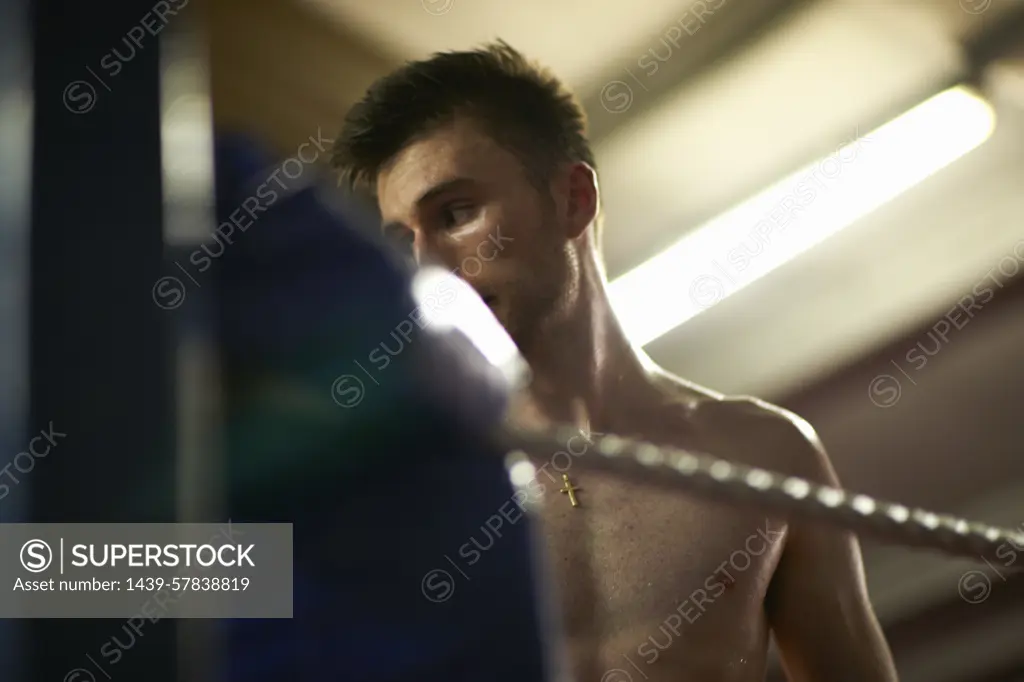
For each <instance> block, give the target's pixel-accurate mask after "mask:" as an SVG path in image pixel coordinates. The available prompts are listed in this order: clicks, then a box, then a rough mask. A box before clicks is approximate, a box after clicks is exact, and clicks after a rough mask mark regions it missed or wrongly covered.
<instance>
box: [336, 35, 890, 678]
mask: <svg viewBox="0 0 1024 682" xmlns="http://www.w3.org/2000/svg"><path fill="white" fill-rule="evenodd" d="M333 161H334V165H335V167H336V168H337V169H338V170H339V171H340V172H341V174H342V178H343V179H344V180H346V181H347V182H348V183H350V184H351V186H353V187H355V188H357V189H359V188H362V189H367V190H369V191H371V192H374V193H375V195H376V200H377V202H378V205H379V207H380V211H381V215H382V217H383V220H384V224H385V230H386V231H387V232H390V233H393V234H397V235H399V236H400V237H401V238H404V239H405V240H407V241H406V243H407V244H409V245H410V246H411V248H412V251H413V254H414V255H415V257H416V258H417V260H419V261H421V262H434V263H437V264H441V265H444V266H447V268H448V269H453V268H457V267H459V266H460V264H461V263H464V262H466V259H468V258H472V257H474V256H479V254H480V253H481V252H484V253H486V254H488V255H487V256H485V257H483V258H480V257H477V258H476V262H478V263H480V266H479V267H477V266H476V265H474V267H473V268H472V270H473V271H474V272H470V269H471V268H468V267H467V268H462V269H461V270H460V273H459V274H460V276H462V277H463V278H464V279H465V280H466V281H468V282H469V284H470V285H472V286H473V287H474V289H476V291H477V292H479V294H480V295H481V296H482V297H483V299H484V300H485V301H486V302H487V303H488V305H490V307H491V309H492V310H493V311H494V314H495V316H496V317H497V318H498V319H499V320H500V321H501V323H502V324H503V325H504V326H505V328H506V329H507V330H508V332H509V334H510V335H511V337H512V339H513V340H514V341H515V342H516V344H517V345H518V347H519V349H520V351H521V353H522V355H523V357H524V358H525V359H526V360H527V361H528V362H529V364H530V366H531V368H532V370H533V383H532V385H531V387H530V388H529V390H528V395H527V396H526V398H527V402H528V406H529V409H530V410H531V411H533V412H534V414H535V415H538V416H539V417H541V418H543V419H547V420H553V421H558V422H571V421H574V420H575V421H577V423H579V422H580V420H581V418H580V416H579V415H578V414H577V412H578V411H579V410H578V409H577V408H578V407H579V406H582V410H583V412H584V413H585V414H584V415H583V416H582V421H583V423H584V427H585V428H592V429H593V430H594V431H596V432H602V433H616V434H622V435H626V436H632V437H636V438H641V439H644V440H648V441H653V442H655V443H661V444H666V445H674V446H679V447H683V448H692V449H695V450H702V451H705V452H708V453H712V454H714V455H716V456H719V457H724V458H727V459H731V460H734V461H738V462H743V463H746V464H750V465H756V466H759V467H764V468H767V469H774V470H778V471H782V472H786V473H790V474H793V475H798V476H801V477H804V478H807V479H811V480H814V481H817V482H820V483H827V484H831V485H838V481H837V480H836V475H835V473H834V472H833V470H832V467H831V465H830V463H829V461H828V458H827V456H826V454H825V452H824V450H823V449H822V446H821V444H820V443H819V441H818V439H817V437H816V435H815V433H814V431H813V429H812V428H811V427H810V426H809V425H808V424H807V423H806V422H805V421H803V420H801V419H800V418H799V417H797V416H796V415H793V414H791V413H789V412H786V411H785V410H782V409H780V408H777V407H774V406H772V405H769V404H767V403H764V402H762V401H759V400H756V399H753V398H747V397H730V396H723V395H721V394H718V393H715V392H713V391H710V390H707V389H705V388H702V387H699V386H696V385H694V384H692V383H690V382H687V381H684V380H682V379H679V378H677V377H674V376H672V375H670V374H668V373H667V372H665V371H663V370H660V369H659V368H657V367H655V366H654V365H653V364H652V363H651V362H650V360H649V359H647V358H646V357H645V356H644V355H643V354H642V352H641V351H639V350H637V349H634V348H633V347H632V346H631V345H630V343H629V342H628V341H627V339H626V337H625V335H624V334H623V331H622V329H621V327H620V326H619V324H618V323H617V321H616V319H615V315H614V314H613V313H612V310H611V307H610V305H609V301H608V295H607V284H606V278H605V273H604V268H603V265H602V262H601V259H600V256H599V255H598V244H599V234H598V229H599V222H600V221H599V203H600V202H599V194H598V179H597V172H596V170H595V168H596V164H595V162H594V157H593V154H592V152H591V150H590V146H589V143H588V142H587V139H586V133H585V120H584V114H583V113H582V111H581V109H580V108H579V105H578V104H577V103H576V101H575V100H574V99H573V97H572V96H571V95H570V94H569V93H568V92H567V91H566V90H565V89H564V88H563V87H562V86H561V85H560V83H559V82H558V81H557V80H556V79H555V78H554V77H553V76H551V75H550V74H548V73H547V72H545V71H543V70H540V69H537V68H536V67H534V66H532V65H531V64H530V63H529V62H528V61H526V60H525V59H524V58H523V57H522V56H521V55H520V54H518V53H517V52H516V51H514V50H513V49H512V48H510V47H508V46H507V45H505V44H503V43H502V44H498V45H493V46H489V47H486V48H483V49H480V50H478V51H471V52H460V53H448V54H443V55H435V56H434V57H433V58H432V59H430V60H427V61H422V62H416V63H411V64H409V65H406V66H405V67H403V68H402V69H399V70H398V71H396V72H394V73H393V74H391V75H389V76H387V77H386V78H383V79H381V80H380V81H378V82H377V83H376V84H375V85H374V86H373V87H372V88H371V89H370V90H369V91H368V93H367V95H366V97H365V98H364V99H363V101H361V102H360V103H358V104H357V105H356V106H355V107H353V109H352V110H351V112H350V113H349V115H348V116H347V118H346V121H345V125H344V129H343V130H342V132H341V134H340V135H339V137H338V139H337V141H336V143H335V150H334V159H333ZM495 235H498V240H500V241H501V248H500V249H498V248H495V247H494V246H493V244H494V243H496V242H497V241H498V240H495V239H494V237H495ZM487 242H490V244H487ZM491 254H493V255H491ZM676 294H677V292H665V295H666V296H670V295H676ZM574 447H575V448H576V450H575V451H576V452H579V451H580V446H579V444H576V445H574ZM571 482H572V485H573V486H574V487H576V488H578V489H579V490H578V491H577V492H576V493H575V495H576V496H577V499H578V501H579V505H578V506H572V505H571V504H570V503H569V500H568V498H567V496H566V495H559V494H558V493H557V492H555V493H553V494H552V495H549V496H548V498H549V499H547V501H546V504H545V505H544V511H543V523H542V526H543V528H544V532H545V535H546V537H547V538H548V540H549V543H550V551H549V554H548V556H549V558H550V559H551V560H552V563H553V564H554V566H553V570H554V572H555V576H554V578H555V580H556V584H557V587H558V589H559V593H560V598H561V600H562V622H563V625H564V627H565V630H566V633H565V634H566V637H567V641H568V648H569V655H570V659H571V664H572V667H573V672H574V673H575V676H576V679H577V680H579V681H580V682H599V681H600V682H630V681H633V682H640V681H641V680H643V681H645V682H660V681H662V680H664V681H666V682H668V681H674V682H680V681H691V680H692V681H699V682H712V681H719V680H721V681H725V680H737V681H738V680H763V679H764V676H765V667H766V656H767V652H768V645H769V633H773V634H774V635H775V638H776V641H777V643H778V647H779V650H780V653H781V655H782V658H783V662H784V666H785V669H786V672H787V674H788V676H789V679H790V680H793V681H794V682H796V681H801V682H803V681H807V682H812V681H813V682H844V681H847V680H848V681H849V682H890V681H893V680H895V679H896V673H895V670H894V667H893V663H892V660H891V655H890V653H889V650H888V646H887V645H886V642H885V640H884V637H883V635H882V633H881V630H880V628H879V625H878V622H877V620H876V619H875V616H874V613H873V611H872V609H871V605H870V603H869V600H868V595H867V593H866V590H865V584H864V576H863V569H862V565H861V559H860V550H859V547H858V544H857V541H856V539H855V538H854V537H853V536H851V535H850V534H847V533H842V532H836V531H833V530H829V529H824V528H821V527H818V526H815V525H809V524H803V523H798V522H789V521H787V520H786V519H783V518H774V517H772V518H766V516H765V515H764V514H762V513H758V512H753V511H750V510H741V509H733V508H730V507H727V506H722V505H716V504H711V503H707V502H705V501H701V500H698V499H690V498H687V497H683V496H679V495H673V494H667V493H663V492H659V491H656V490H651V489H647V488H641V487H637V486H633V485H630V484H627V483H625V482H622V481H619V480H615V479H612V478H608V477H604V476H601V475H598V474H587V475H582V474H580V473H578V472H577V473H574V474H573V475H572V477H571ZM545 487H547V488H548V490H554V491H557V490H558V488H557V487H556V486H550V485H548V486H545Z"/></svg>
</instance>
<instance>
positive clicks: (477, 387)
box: [216, 135, 548, 682]
mask: <svg viewBox="0 0 1024 682" xmlns="http://www.w3.org/2000/svg"><path fill="white" fill-rule="evenodd" d="M273 170H274V167H273V162H272V160H271V159H270V158H268V157H266V156H265V155H264V154H262V153H261V152H260V151H259V150H258V149H257V147H256V146H255V145H253V144H252V143H251V142H250V141H248V140H246V139H243V138H240V137H236V136H226V135H222V136H220V137H219V138H218V140H217V144H216V181H217V210H218V222H221V221H224V220H228V219H229V216H230V214H231V213H232V212H233V211H235V210H236V209H237V208H238V207H239V206H242V204H243V202H244V201H245V200H246V199H247V198H250V197H253V196H258V195H257V194H256V185H259V184H260V183H261V182H263V181H264V180H265V179H266V177H267V176H268V175H269V173H271V172H273ZM264 194H266V192H264ZM264 204H265V205H264V208H265V210H264V211H262V212H260V213H258V214H257V216H256V218H257V219H256V220H255V222H254V223H253V224H252V225H251V226H250V227H249V228H248V229H247V231H246V233H245V234H244V235H242V236H240V237H238V238H236V239H235V241H234V243H233V244H232V246H231V247H230V248H229V249H226V250H225V253H224V255H223V256H222V257H221V258H220V259H219V262H218V263H217V277H218V283H219V286H218V289H219V326H220V332H219V333H220V338H221V343H222V348H221V355H222V361H223V366H224V377H225V382H224V383H225V388H226V396H225V403H226V404H225V414H226V429H227V450H228V462H229V480H230V491H229V498H230V509H231V512H230V515H231V518H232V519H233V520H244V521H248V522H258V521H276V522H293V523H294V524H295V525H294V539H295V549H294V566H295V570H294V575H295V585H294V619H292V620H260V621H252V620H238V621H233V622H231V623H230V634H229V637H230V643H231V646H230V657H229V668H230V671H229V672H230V674H229V675H228V676H227V677H228V678H229V679H231V680H238V681H239V682H241V681H242V680H244V681H245V682H257V681H262V680H266V681H268V682H269V681H273V682H280V681H281V680H289V681H290V682H291V681H294V682H302V681H305V680H310V681H312V680H316V681H317V682H327V681H333V680H338V681H346V682H413V681H422V682H458V681H461V680H465V681H466V682H469V681H470V680H472V681H473V682H478V681H480V680H487V681H488V682H504V681H506V680H507V681H508V682H527V681H529V682H534V681H540V680H545V679H548V678H547V668H546V662H545V661H546V656H545V654H544V651H545V647H544V641H545V640H546V633H544V632H543V628H542V627H541V615H540V609H539V608H538V606H537V594H538V592H537V590H536V577H537V576H535V575H534V570H533V569H534V566H535V565H536V563H535V561H534V560H533V557H532V549H533V547H532V545H533V543H532V541H531V536H530V529H529V528H528V525H527V520H526V518H525V517H519V518H516V517H515V516H513V515H506V517H505V518H506V521H504V522H503V525H502V528H501V529H500V533H494V532H492V533H490V534H489V535H488V536H487V537H490V538H491V539H492V542H491V543H490V544H489V545H488V544H484V543H483V542H481V539H483V538H485V536H484V534H483V533H482V528H483V527H484V525H485V524H486V523H488V522H489V520H491V519H493V518H494V517H495V515H496V514H498V511H499V509H501V510H504V511H506V512H507V511H508V510H509V509H510V505H509V504H508V503H509V502H510V500H512V499H513V491H512V489H511V486H510V483H509V481H508V476H507V474H506V472H505V469H504V465H503V463H502V456H501V455H502V453H500V452H495V451H493V449H492V446H488V445H486V444H485V441H484V439H483V438H482V436H483V435H484V434H486V433H488V432H489V431H490V430H492V429H494V428H495V427H496V425H497V424H498V421H499V419H500V418H501V415H502V413H503V410H504V407H505V402H506V397H507V393H506V388H505V387H504V385H503V384H502V383H501V382H500V381H498V380H496V376H495V372H494V368H493V367H492V366H490V365H488V364H487V363H486V362H485V361H484V359H483V357H482V356H480V355H479V354H478V353H476V352H475V351H474V349H473V348H472V346H469V345H467V344H465V343H463V339H460V338H458V337H455V336H452V337H450V338H445V337H444V336H442V335H439V334H437V333H433V332H429V331H427V330H424V329H422V328H421V327H420V325H419V324H409V320H415V319H416V316H415V313H414V310H415V302H414V300H413V297H412V295H411V292H410V281H411V279H410V278H411V276H412V274H413V273H412V272H411V271H410V269H409V267H408V266H407V265H405V264H404V263H403V262H402V261H401V260H400V259H398V258H396V257H395V256H393V254H391V253H390V252H389V251H388V250H387V249H385V248H383V247H382V245H381V244H380V243H379V242H378V241H377V240H376V239H375V236H374V235H373V234H372V232H371V231H368V230H367V228H366V225H363V226H362V227H361V228H358V229H357V227H356V226H357V224H358V222H359V221H361V220H363V219H362V218H361V217H359V216H356V215H355V214H343V213H340V212H339V211H338V210H336V209H332V208H329V207H328V206H327V205H326V203H325V202H324V201H323V200H322V194H321V193H320V192H318V190H317V189H316V188H315V187H312V186H311V187H308V188H305V189H301V190H299V191H295V192H292V193H290V194H288V195H284V193H281V195H280V196H278V197H277V198H276V199H275V200H274V201H272V202H269V201H264ZM250 206H251V203H250ZM453 333H454V332H453ZM439 389H441V390H439ZM490 523H491V524H492V526H493V524H494V521H490ZM474 539H475V540H476V542H471V541H472V540H474ZM467 548H470V549H467ZM480 548H483V549H480ZM470 550H471V551H470Z"/></svg>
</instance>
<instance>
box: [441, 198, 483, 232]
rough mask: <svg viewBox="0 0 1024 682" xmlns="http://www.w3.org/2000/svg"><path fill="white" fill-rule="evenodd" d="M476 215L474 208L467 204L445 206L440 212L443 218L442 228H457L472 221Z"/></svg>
mask: <svg viewBox="0 0 1024 682" xmlns="http://www.w3.org/2000/svg"><path fill="white" fill-rule="evenodd" d="M475 213H476V207H475V206H470V205H468V204H458V205H454V206H447V207H445V209H444V210H443V211H442V212H441V214H442V216H443V218H444V226H445V227H446V228H453V227H458V226H459V225H463V224H465V223H467V222H469V221H470V220H472V219H473V215H474V214H475Z"/></svg>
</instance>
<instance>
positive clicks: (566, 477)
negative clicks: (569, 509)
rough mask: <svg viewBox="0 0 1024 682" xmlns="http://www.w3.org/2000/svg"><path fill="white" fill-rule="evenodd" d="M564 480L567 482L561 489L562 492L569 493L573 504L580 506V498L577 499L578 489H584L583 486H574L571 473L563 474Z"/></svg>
mask: <svg viewBox="0 0 1024 682" xmlns="http://www.w3.org/2000/svg"><path fill="white" fill-rule="evenodd" d="M562 482H563V483H565V487H564V488H562V489H561V490H559V491H558V492H560V493H568V494H569V501H570V502H572V506H574V507H578V506H580V502H579V500H577V499H576V491H577V490H582V488H574V487H573V485H572V483H570V482H569V474H562Z"/></svg>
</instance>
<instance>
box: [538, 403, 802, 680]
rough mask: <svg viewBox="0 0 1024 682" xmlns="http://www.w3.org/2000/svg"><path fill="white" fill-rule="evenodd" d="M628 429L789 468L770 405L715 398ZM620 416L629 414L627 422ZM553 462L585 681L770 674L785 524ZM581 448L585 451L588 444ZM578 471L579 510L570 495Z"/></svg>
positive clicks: (554, 557)
mask: <svg viewBox="0 0 1024 682" xmlns="http://www.w3.org/2000/svg"><path fill="white" fill-rule="evenodd" d="M671 412H672V414H675V415H678V416H676V417H673V418H669V419H660V420H656V423H654V424H652V423H651V422H650V421H649V420H648V419H641V420H638V421H643V422H646V423H637V424H636V425H635V426H634V427H633V428H629V429H620V430H628V433H624V434H622V435H630V436H634V437H639V438H642V439H643V440H648V441H651V442H654V443H657V444H663V445H672V446H676V447H683V448H688V449H692V450H697V451H703V452H706V453H709V454H713V455H715V456H718V457H723V458H725V459H730V460H735V461H739V462H743V463H746V464H752V465H757V466H761V467H765V468H768V469H777V470H787V469H790V468H791V467H790V466H789V462H788V461H787V453H786V452H783V451H780V450H782V449H784V448H782V447H781V444H780V442H779V441H780V440H781V441H784V440H785V439H778V438H775V436H776V435H777V434H778V433H779V432H780V428H782V429H785V428H793V427H791V426H790V425H788V424H785V423H784V420H785V417H783V416H782V415H781V414H779V413H777V412H775V411H774V410H772V409H771V408H770V407H769V406H765V405H763V404H758V403H754V402H751V401H745V400H742V401H722V400H719V399H717V398H713V397H708V398H705V399H698V400H696V401H691V405H690V407H685V406H684V405H683V404H680V405H679V406H678V408H677V409H673V410H671ZM619 426H620V427H621V426H622V425H621V424H620V425H619ZM585 447H586V443H585V442H583V441H578V442H576V443H573V444H572V447H571V448H568V447H567V448H566V449H567V450H570V449H571V452H572V458H571V459H570V458H569V457H566V456H564V455H563V456H559V457H554V458H551V460H550V463H551V466H547V467H545V468H544V469H543V473H539V474H538V476H537V482H538V483H540V484H541V485H542V486H543V488H544V500H545V501H544V504H543V508H542V512H541V518H542V524H541V526H542V531H543V534H544V536H545V538H546V540H547V550H548V555H547V558H548V559H549V561H550V563H551V564H552V565H553V572H554V575H553V579H554V581H555V584H556V587H557V589H558V594H559V599H560V602H561V607H562V608H561V618H562V622H561V624H562V626H563V628H564V631H565V633H566V635H567V637H568V642H567V643H568V648H569V654H570V658H571V661H572V668H573V671H574V673H575V676H576V679H577V680H579V682H598V681H600V682H631V681H632V682H640V681H641V680H644V681H649V682H659V681H660V680H675V681H678V680H700V681H709V682H710V681H717V680H723V681H724V680H761V679H763V677H764V667H765V657H766V653H767V648H768V640H769V630H768V624H767V620H766V616H765V604H764V602H765V597H766V595H767V591H768V585H769V582H770V580H771V577H772V574H773V573H774V571H775V568H776V566H777V564H778V561H779V558H780V556H781V553H782V549H783V544H784V538H785V534H786V525H785V522H784V521H782V520H781V519H778V518H769V517H768V516H766V515H765V514H763V513H759V512H757V511H752V510H750V509H740V508H733V507H729V506H725V505H720V504H716V503H711V502H708V501H706V500H703V499H698V498H694V497H690V496H682V495H678V494H673V493H669V492H665V491H662V490H655V489H651V488H646V487H643V486H638V485H634V484H631V483H627V482H624V481H622V480H619V479H615V478H612V477H609V476H607V475H605V474H599V473H596V472H586V473H584V472H582V471H581V470H580V467H573V465H572V463H573V462H575V461H576V460H577V459H579V458H582V457H585V456H586V452H585V450H584V448H585ZM577 453H579V454H577ZM562 473H565V474H567V475H568V476H569V480H570V482H571V484H572V486H573V487H574V488H576V489H577V490H575V493H574V494H575V495H576V497H577V499H578V502H579V506H577V507H573V506H572V505H571V503H570V500H569V497H568V495H567V494H566V493H564V492H559V491H560V489H561V488H562V487H563V485H564V483H563V481H562V480H561V475H562Z"/></svg>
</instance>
